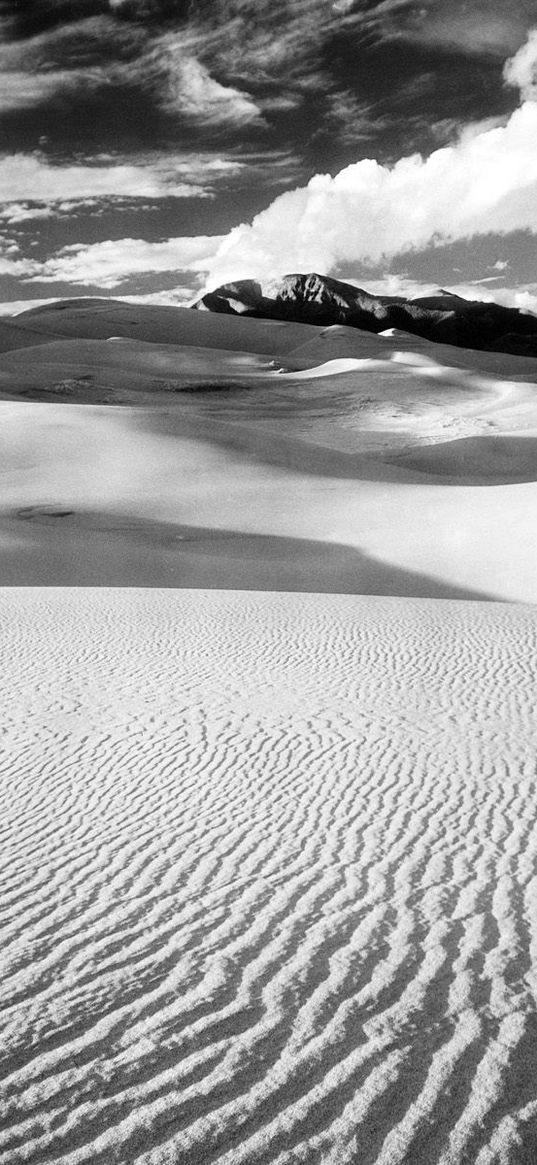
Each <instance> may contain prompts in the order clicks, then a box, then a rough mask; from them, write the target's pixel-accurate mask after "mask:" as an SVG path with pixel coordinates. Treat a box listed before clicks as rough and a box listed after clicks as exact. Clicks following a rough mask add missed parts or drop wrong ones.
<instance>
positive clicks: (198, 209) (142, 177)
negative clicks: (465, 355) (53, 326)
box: [0, 0, 537, 311]
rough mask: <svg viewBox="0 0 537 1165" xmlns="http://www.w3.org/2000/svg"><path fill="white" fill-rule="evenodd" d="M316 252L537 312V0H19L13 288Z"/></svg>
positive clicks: (0, 248) (3, 7)
mask: <svg viewBox="0 0 537 1165" xmlns="http://www.w3.org/2000/svg"><path fill="white" fill-rule="evenodd" d="M310 270H315V271H319V272H320V273H322V274H329V275H334V276H336V277H337V278H342V279H348V280H350V281H351V282H355V283H358V284H359V285H361V286H364V287H366V288H368V289H370V290H374V291H375V290H376V291H384V292H388V293H398V292H402V293H404V294H415V293H417V292H419V291H420V290H421V289H425V288H426V289H429V288H432V287H437V286H441V287H449V288H451V289H454V290H458V291H460V292H462V293H463V294H469V295H473V296H474V297H475V298H495V299H497V300H498V301H499V302H506V303H513V304H516V305H517V306H520V307H522V308H523V309H527V310H534V311H537V7H536V4H535V0H509V4H506V3H505V0H449V3H448V0H189V2H188V0H0V302H1V303H3V304H4V309H5V305H6V304H12V305H13V306H14V307H15V306H16V305H18V304H20V305H21V306H23V304H24V303H28V304H29V303H30V302H34V301H39V300H43V299H52V298H58V297H62V298H63V297H67V296H69V297H70V296H75V297H78V296H84V295H107V296H113V297H117V298H124V297H134V298H137V299H139V300H140V301H141V302H143V301H145V300H148V301H151V302H162V303H187V302H190V301H191V300H192V299H193V298H195V297H196V296H197V295H199V294H200V293H201V292H202V291H203V290H204V289H205V288H208V287H215V286H217V285H218V284H219V283H222V282H225V281H229V280H232V279H237V278H258V279H260V280H261V281H266V280H270V279H272V278H275V277H278V276H280V275H283V274H285V273H289V272H295V271H310Z"/></svg>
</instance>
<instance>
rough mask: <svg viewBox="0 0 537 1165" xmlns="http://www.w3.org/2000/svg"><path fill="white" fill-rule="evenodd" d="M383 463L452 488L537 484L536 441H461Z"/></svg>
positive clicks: (426, 448) (496, 439)
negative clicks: (417, 473)
mask: <svg viewBox="0 0 537 1165" xmlns="http://www.w3.org/2000/svg"><path fill="white" fill-rule="evenodd" d="M383 459H384V460H385V461H387V462H389V463H390V465H398V466H401V467H402V468H405V469H410V470H412V471H417V472H420V473H425V474H427V475H430V476H431V477H433V478H434V477H435V476H436V477H440V478H441V479H442V482H443V483H445V484H449V485H452V484H453V485H509V484H513V483H516V482H524V481H537V437H493V436H491V437H462V438H460V439H459V440H457V441H445V442H442V444H441V445H426V446H422V447H421V448H419V449H412V450H411V451H410V452H406V453H395V454H390V455H389V456H387V457H386V456H384V457H383Z"/></svg>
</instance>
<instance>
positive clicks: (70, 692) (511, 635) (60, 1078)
mask: <svg viewBox="0 0 537 1165" xmlns="http://www.w3.org/2000/svg"><path fill="white" fill-rule="evenodd" d="M0 627H1V638H2V654H3V661H4V666H3V669H2V676H1V681H0V683H1V703H2V711H3V715H2V723H3V751H2V761H1V781H2V797H3V803H4V806H5V808H4V811H3V814H2V820H1V823H0V827H1V834H2V843H1V847H0V864H1V871H0V873H1V877H2V884H3V893H2V908H3V937H2V964H3V974H2V988H1V991H2V994H1V1005H2V1011H1V1039H0V1046H1V1053H0V1054H1V1059H2V1079H3V1084H2V1101H3V1120H2V1132H1V1134H0V1138H1V1139H0V1150H1V1153H2V1157H1V1160H2V1162H4V1163H5V1165H19V1163H20V1165H22V1163H23V1162H24V1163H28V1165H30V1163H31V1165H43V1163H45V1162H47V1163H49V1165H60V1163H61V1165H83V1163H86V1162H88V1163H91V1165H111V1163H121V1165H134V1163H137V1165H168V1163H169V1165H172V1163H173V1165H208V1163H210V1162H219V1163H220V1165H254V1163H255V1165H268V1163H269V1162H270V1163H278V1165H296V1163H298V1162H304V1163H306V1165H312V1163H315V1165H317V1163H318V1165H321V1163H323V1165H327V1163H328V1165H347V1163H348V1165H358V1163H359V1165H522V1163H524V1165H529V1163H530V1162H534V1161H535V1160H537V1101H536V1099H535V1077H536V1070H537V1039H536V1037H537V1022H536V986H537V981H536V962H537V921H536V920H537V877H536V873H535V856H536V842H537V815H536V799H535V711H534V709H535V696H536V691H535V674H536V670H537V664H536V654H535V649H536V639H537V608H535V607H531V606H525V605H523V604H521V605H508V604H496V603H480V602H473V603H467V602H451V601H440V600H419V601H418V600H414V599H394V598H373V597H360V596H356V595H315V594H308V595H301V594H285V593H279V594H274V593H272V594H268V593H259V592H257V593H255V592H250V593H246V592H236V591H235V592H234V591H228V592H218V591H211V592H209V591H192V590H183V591H171V590H170V591H167V590H158V589H153V590H141V589H131V590H123V589H121V588H117V589H113V590H110V589H98V590H97V589H95V590H93V589H84V588H80V589H76V590H75V589H54V588H51V589H35V590H34V589H32V588H24V589H18V588H12V589H8V590H3V591H1V592H0Z"/></svg>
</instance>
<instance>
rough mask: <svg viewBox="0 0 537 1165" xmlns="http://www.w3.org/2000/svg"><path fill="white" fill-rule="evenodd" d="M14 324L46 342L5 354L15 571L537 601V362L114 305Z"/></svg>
mask: <svg viewBox="0 0 537 1165" xmlns="http://www.w3.org/2000/svg"><path fill="white" fill-rule="evenodd" d="M12 323H13V324H16V326H17V327H18V328H22V327H24V328H27V329H30V328H31V327H36V328H39V329H40V336H39V337H38V339H39V342H36V343H34V344H33V345H32V346H30V347H22V346H19V347H13V348H12V350H10V351H8V352H6V353H4V355H3V358H2V363H1V367H0V395H1V396H2V397H3V398H4V399H3V400H2V401H0V421H1V426H0V444H1V453H2V474H3V477H2V499H1V506H0V548H1V553H0V584H2V583H3V584H4V585H5V584H10V585H13V584H15V585H19V584H20V585H23V584H34V585H38V584H46V585H49V584H53V585H85V584H86V585H87V584H91V585H101V584H103V585H107V584H111V585H112V584H113V585H128V584H130V585H136V584H138V585H157V586H159V585H160V586H202V587H237V588H239V589H240V588H251V587H253V588H261V589H283V590H300V591H304V590H311V591H336V592H344V593H376V594H390V593H391V594H397V595H416V596H420V595H429V596H431V597H446V598H447V597H453V598H462V597H469V598H472V597H473V598H480V597H492V598H496V599H508V600H515V601H535V600H536V599H537V542H536V538H537V535H536V534H535V533H534V531H535V522H534V514H535V511H536V508H537V361H536V360H533V359H525V358H523V357H516V356H506V355H505V354H497V353H489V352H469V351H463V350H462V349H460V348H453V347H447V346H445V345H436V344H431V343H428V342H427V341H426V340H423V339H420V338H419V337H413V336H408V335H406V336H405V335H404V334H401V333H400V334H394V335H389V336H376V335H372V334H370V333H365V332H363V333H360V332H359V331H357V330H356V329H351V328H346V327H329V328H320V327H311V326H308V325H303V324H295V323H281V322H275V321H267V320H256V319H240V318H235V317H233V316H218V315H211V314H210V313H203V312H195V311H189V310H187V309H178V308H150V307H143V308H140V307H134V306H132V305H129V304H121V303H114V302H112V303H110V304H107V303H106V301H98V302H97V303H96V304H91V302H83V303H81V304H78V306H77V304H75V306H74V307H73V306H70V305H69V304H67V305H63V306H61V305H60V306H56V307H55V308H54V307H52V308H51V307H46V308H42V309H39V310H35V311H30V312H27V313H23V314H22V315H19V316H16V317H14V319H13V320H12V321H11V322H10V321H7V324H6V326H7V325H9V326H11V324H12ZM47 329H49V331H48V334H47V335H46V336H45V333H46V332H47ZM28 334H29V332H28ZM34 338H35V337H34Z"/></svg>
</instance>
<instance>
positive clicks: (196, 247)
mask: <svg viewBox="0 0 537 1165" xmlns="http://www.w3.org/2000/svg"><path fill="white" fill-rule="evenodd" d="M220 242H221V236H218V235H215V236H204V235H202V236H198V237H195V238H178V239H166V240H164V241H162V242H159V243H148V242H146V241H145V240H144V239H119V240H111V239H106V240H104V241H103V242H101V243H93V244H91V245H89V246H86V245H83V244H78V243H77V244H72V245H70V246H68V247H63V248H62V249H61V250H60V251H58V252H57V254H56V255H54V256H53V257H52V258H51V259H48V260H46V261H45V262H44V263H38V262H35V263H33V265H32V267H31V270H28V271H27V272H21V274H23V275H24V274H26V275H27V278H28V279H29V280H31V281H34V282H39V283H55V282H58V283H75V284H80V285H84V284H85V285H89V286H92V287H101V288H105V289H110V288H113V287H119V286H120V285H121V283H124V282H125V281H126V280H128V279H133V278H136V277H139V276H143V275H147V274H151V275H156V274H159V273H163V272H169V271H174V272H177V271H185V272H188V271H196V270H197V269H198V266H199V265H201V269H204V267H205V265H206V263H207V259H208V258H209V257H211V256H213V255H214V253H215V250H216V249H217V248H218V245H219V244H220Z"/></svg>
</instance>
